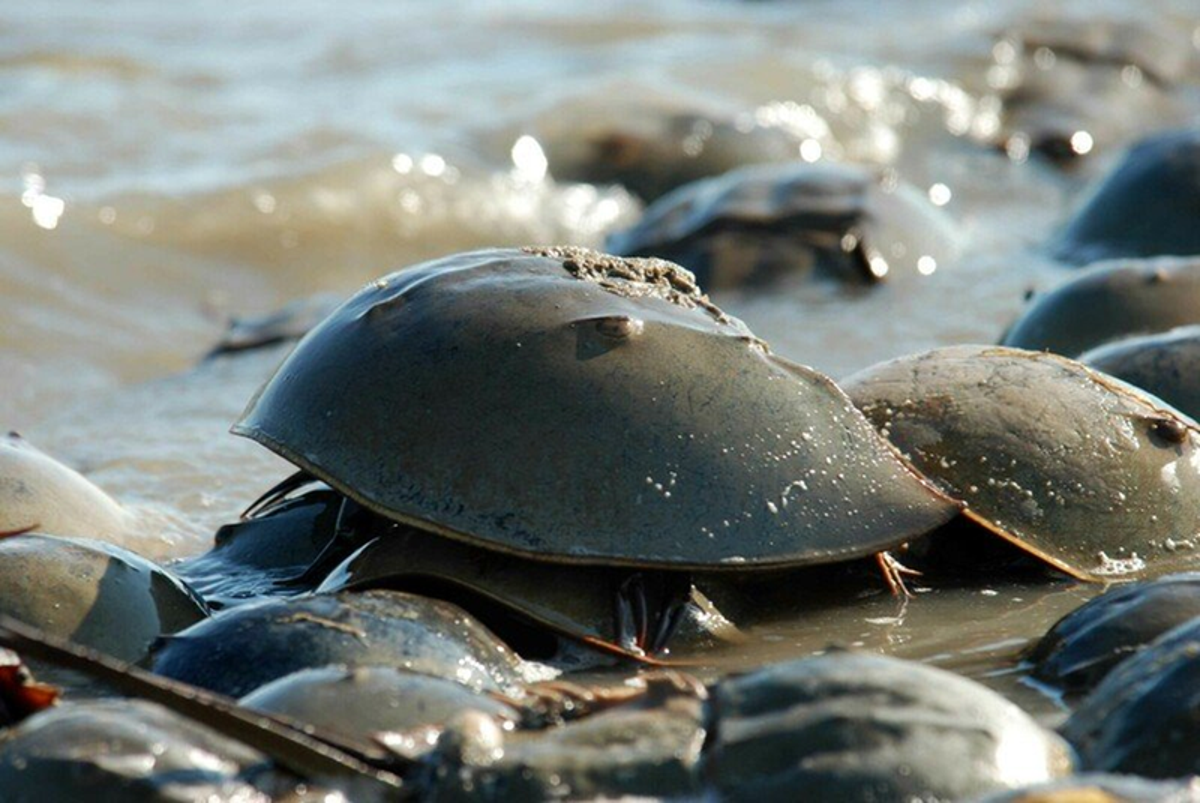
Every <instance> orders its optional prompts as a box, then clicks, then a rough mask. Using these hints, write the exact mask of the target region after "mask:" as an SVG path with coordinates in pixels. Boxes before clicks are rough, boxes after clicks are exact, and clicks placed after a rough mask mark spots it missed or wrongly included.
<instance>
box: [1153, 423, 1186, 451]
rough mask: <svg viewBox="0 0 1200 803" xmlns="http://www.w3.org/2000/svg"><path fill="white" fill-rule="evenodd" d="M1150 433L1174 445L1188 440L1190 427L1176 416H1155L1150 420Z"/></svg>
mask: <svg viewBox="0 0 1200 803" xmlns="http://www.w3.org/2000/svg"><path fill="white" fill-rule="evenodd" d="M1150 434H1151V436H1153V437H1155V438H1157V439H1158V440H1161V441H1163V442H1165V443H1168V444H1171V445H1172V446H1174V445H1178V444H1180V443H1183V442H1184V441H1185V440H1187V434H1188V428H1187V425H1185V424H1184V423H1183V422H1181V421H1178V420H1176V419H1174V418H1155V419H1152V420H1151V421H1150Z"/></svg>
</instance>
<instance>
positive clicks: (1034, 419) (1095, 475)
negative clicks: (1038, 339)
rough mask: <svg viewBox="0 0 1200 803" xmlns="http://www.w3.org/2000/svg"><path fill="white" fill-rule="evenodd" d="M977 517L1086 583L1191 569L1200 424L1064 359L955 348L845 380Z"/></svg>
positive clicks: (1198, 523) (1199, 495)
mask: <svg viewBox="0 0 1200 803" xmlns="http://www.w3.org/2000/svg"><path fill="white" fill-rule="evenodd" d="M843 386H844V387H845V388H846V391H847V392H848V393H849V394H850V397H851V398H852V399H854V402H855V404H857V405H858V406H859V408H860V409H861V410H862V411H863V412H864V413H866V415H867V417H868V418H870V419H871V420H872V421H873V422H874V423H875V425H876V426H877V427H878V428H879V429H880V430H881V431H882V432H885V433H886V434H887V436H888V437H889V438H890V439H891V440H892V442H893V443H894V444H896V446H897V447H898V448H899V449H900V450H901V451H902V452H904V453H905V454H907V455H908V456H909V458H910V459H911V460H912V461H913V464H914V465H916V467H917V468H918V469H919V470H921V471H923V472H924V473H925V474H926V475H928V476H929V477H931V478H933V479H934V480H935V481H937V482H938V483H940V484H941V485H942V486H943V488H944V489H945V490H946V491H947V492H948V493H950V494H951V495H952V496H955V497H956V498H958V499H962V500H963V501H965V502H966V504H967V508H966V510H965V514H966V515H967V516H968V517H970V518H971V519H973V520H974V521H976V522H978V523H980V524H982V525H983V526H985V527H987V528H988V529H990V530H991V531H993V532H994V533H996V534H997V535H1000V536H1001V537H1003V538H1004V539H1006V540H1008V541H1011V542H1012V543H1014V544H1016V545H1017V546H1019V547H1021V548H1022V549H1023V550H1025V551H1026V552H1029V553H1031V554H1033V555H1035V556H1037V557H1039V558H1041V559H1042V560H1044V561H1046V562H1047V563H1049V564H1050V565H1052V566H1055V567H1056V568H1058V569H1059V570H1061V571H1063V572H1066V573H1067V574H1070V575H1072V576H1075V577H1078V578H1081V579H1098V578H1100V577H1104V576H1122V575H1129V576H1132V575H1138V574H1151V573H1154V572H1161V571H1162V570H1163V569H1165V568H1169V567H1172V566H1176V565H1181V564H1186V563H1187V562H1188V560H1189V556H1190V555H1191V554H1192V550H1193V548H1194V547H1195V546H1196V544H1195V543H1194V541H1193V540H1192V539H1194V538H1195V535H1196V533H1197V532H1198V531H1200V425H1197V424H1196V423H1195V422H1194V421H1192V420H1191V419H1189V418H1187V417H1186V416H1184V415H1183V414H1182V413H1179V412H1178V411H1176V410H1174V409H1172V408H1170V407H1168V406H1167V405H1166V404H1164V403H1162V402H1160V401H1159V400H1157V399H1155V398H1153V397H1151V396H1147V395H1145V394H1143V393H1142V392H1141V391H1138V390H1137V389H1136V388H1133V387H1131V386H1129V385H1126V384H1124V383H1122V382H1120V381H1119V380H1115V379H1112V378H1111V377H1107V376H1105V375H1104V374H1100V373H1098V372H1095V371H1092V370H1090V369H1088V368H1086V367H1085V366H1083V365H1081V364H1080V363H1077V362H1074V361H1073V360H1068V359H1066V358H1063V357H1059V356H1057V355H1052V354H1045V353H1040V352H1029V351H1021V350H1018V349H1008V348H1002V347H995V346H954V347H950V348H943V349H936V350H934V351H929V352H925V353H922V354H916V355H912V356H909V357H903V358H900V359H897V360H893V361H891V362H886V363H881V364H879V365H876V366H873V367H871V368H868V369H866V370H865V371H863V372H861V373H859V374H856V375H855V376H853V377H851V378H850V379H848V380H846V382H844V383H843Z"/></svg>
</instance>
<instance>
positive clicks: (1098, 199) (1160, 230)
mask: <svg viewBox="0 0 1200 803" xmlns="http://www.w3.org/2000/svg"><path fill="white" fill-rule="evenodd" d="M1198 218H1200V129H1185V130H1180V131H1172V132H1170V133H1166V134H1158V135H1156V136H1153V137H1150V138H1148V139H1145V140H1142V141H1141V142H1139V143H1138V144H1137V145H1135V146H1134V147H1132V148H1131V149H1130V150H1129V152H1128V153H1127V154H1126V155H1125V158H1124V159H1123V160H1122V161H1121V162H1120V163H1119V164H1118V165H1117V166H1116V168H1115V169H1114V170H1113V171H1112V172H1111V173H1109V175H1108V176H1106V177H1105V178H1104V179H1103V180H1101V181H1100V182H1099V183H1098V184H1097V185H1096V187H1095V188H1094V189H1093V190H1092V192H1091V193H1090V194H1089V195H1088V196H1087V198H1085V199H1084V201H1083V203H1082V205H1081V206H1080V208H1079V209H1078V211H1076V213H1075V214H1074V215H1073V216H1072V218H1071V220H1070V221H1069V222H1068V223H1067V226H1066V228H1065V229H1063V231H1062V232H1061V233H1060V234H1059V236H1058V237H1057V238H1056V240H1055V242H1054V244H1053V252H1054V255H1055V256H1056V257H1057V258H1058V259H1061V260H1063V261H1065V262H1073V263H1076V264H1087V263H1089V262H1095V261H1097V260H1101V259H1115V258H1118V257H1150V256H1166V255H1176V256H1183V255H1189V254H1200V226H1197V225H1196V220H1197V219H1198Z"/></svg>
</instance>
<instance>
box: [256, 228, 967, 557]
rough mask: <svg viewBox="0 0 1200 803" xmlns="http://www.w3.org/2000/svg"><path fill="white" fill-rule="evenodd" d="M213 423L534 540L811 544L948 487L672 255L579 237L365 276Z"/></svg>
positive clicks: (920, 504) (938, 517)
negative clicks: (256, 387)
mask: <svg viewBox="0 0 1200 803" xmlns="http://www.w3.org/2000/svg"><path fill="white" fill-rule="evenodd" d="M234 431H235V432H236V433H237V434H241V435H245V436H247V437H250V438H253V439H255V440H257V441H259V442H260V443H262V444H264V445H266V446H267V447H268V448H270V449H272V450H273V451H275V452H277V453H278V454H280V455H282V456H284V457H285V458H287V459H288V460H290V461H291V462H293V463H295V464H297V465H299V466H300V467H301V468H304V469H305V470H307V471H309V472H310V473H312V474H314V475H316V476H318V477H320V478H321V479H323V480H325V481H326V482H328V483H329V484H330V485H332V486H334V487H335V488H337V489H338V490H340V491H342V492H344V493H346V494H347V495H348V496H350V497H351V498H353V499H355V500H357V501H360V502H361V503H363V504H364V505H366V506H367V507H369V508H371V509H373V510H375V511H376V512H379V513H381V514H383V515H385V516H388V517H390V518H392V519H395V520H398V521H401V522H403V523H407V524H410V525H412V526H415V527H418V528H421V529H426V530H432V531H434V532H437V533H440V534H442V535H446V536H450V537H453V538H458V539H461V540H465V541H469V542H472V543H475V544H477V545H479V546H483V547H486V548H490V549H494V550H499V551H504V552H512V553H516V554H520V555H524V556H526V557H530V558H536V559H542V560H547V561H559V562H577V563H593V564H609V565H634V566H656V567H664V568H691V567H706V568H730V569H739V570H744V569H751V568H756V567H760V566H761V567H767V566H779V565H789V564H802V563H821V562H831V561H837V560H843V559H848V558H853V557H859V556H865V555H870V554H872V553H874V552H877V551H879V550H881V549H886V548H888V547H889V546H892V545H895V544H898V543H900V542H902V541H904V540H906V539H907V538H909V537H911V536H913V535H914V534H917V533H922V532H926V531H928V530H930V529H932V528H933V527H935V526H937V525H939V524H940V523H943V522H945V521H947V520H948V519H950V518H952V517H953V515H954V514H955V513H956V511H957V507H956V505H955V503H953V502H951V501H949V500H947V499H945V498H944V497H943V496H942V495H941V494H939V493H938V492H937V491H936V490H934V489H933V488H932V486H931V485H929V484H928V483H927V482H926V481H925V480H924V479H923V478H921V477H919V476H918V475H917V474H916V473H915V472H913V471H912V470H911V468H910V467H909V466H908V465H907V464H906V463H904V462H903V460H901V459H900V458H899V457H898V455H897V454H896V452H895V451H894V450H893V449H892V447H891V446H890V445H889V444H888V443H887V442H886V441H884V440H883V439H881V438H879V437H878V434H877V433H876V432H875V431H874V430H873V429H872V428H871V426H870V424H869V423H868V422H867V421H866V419H864V418H863V417H862V416H861V415H860V414H859V413H858V411H857V410H855V409H854V407H853V405H852V404H850V402H849V400H848V399H847V398H846V397H845V395H844V394H843V393H842V392H841V391H840V390H838V388H837V387H836V386H835V385H834V384H833V382H832V381H831V380H829V379H828V378H827V377H825V376H823V375H822V374H819V373H817V372H815V371H812V370H811V369H808V368H804V367H801V366H797V365H794V364H791V363H788V362H787V361H784V360H781V359H779V358H777V357H775V356H773V355H771V354H770V353H769V351H768V350H767V348H766V346H765V345H764V344H763V343H762V342H761V341H760V340H758V339H757V338H755V337H754V336H753V334H752V333H751V332H750V331H749V330H748V329H747V328H746V327H745V326H744V325H743V324H742V323H741V322H740V321H737V320H736V319H733V318H729V317H728V316H726V315H725V314H723V313H722V312H721V311H720V310H719V309H717V308H716V307H715V306H714V305H713V304H712V303H711V302H710V301H709V300H708V298H707V296H704V295H702V294H701V293H700V291H699V290H698V289H697V287H696V285H695V284H694V282H693V279H692V276H691V275H690V274H689V273H687V272H686V271H684V270H682V269H680V268H679V267H678V266H676V265H672V264H670V263H667V262H663V261H660V260H623V259H620V258H616V257H610V256H607V255H602V254H598V253H596V252H592V251H587V250H584V249H574V248H546V249H528V250H524V251H521V250H501V251H482V252H475V253H469V254H460V255H456V256H453V257H448V258H446V259H443V260H440V261H436V262H432V263H426V264H423V265H420V266H417V267H414V268H412V269H409V270H406V271H402V272H400V273H396V274H393V275H391V276H388V277H386V278H384V279H381V280H379V281H378V282H376V283H374V284H372V285H370V286H368V287H367V288H365V289H364V290H362V291H361V292H359V293H358V294H357V295H355V296H354V297H352V298H351V299H350V300H349V301H348V302H346V304H344V305H343V306H342V307H341V308H340V309H339V310H338V311H337V312H335V313H334V314H333V315H332V316H331V317H330V318H328V319H326V321H325V322H324V323H322V324H321V325H320V326H319V327H318V328H317V329H315V330H313V331H312V332H311V333H310V334H309V335H308V336H307V337H306V338H305V339H304V340H303V341H302V342H301V343H300V344H299V345H298V346H297V347H296V349H295V351H293V352H292V354H291V356H290V357H289V358H288V359H287V360H286V361H285V362H284V364H283V365H282V366H281V367H280V369H279V371H278V372H277V373H276V375H275V376H274V377H273V378H272V379H271V380H270V381H269V382H268V383H267V384H266V386H265V387H264V388H263V389H262V390H261V391H260V392H259V394H258V395H257V396H256V397H255V398H254V399H253V400H252V401H251V402H250V405H249V407H248V408H247V410H246V413H245V415H244V416H243V418H242V420H241V421H240V422H239V423H238V424H237V425H236V426H235V428H234Z"/></svg>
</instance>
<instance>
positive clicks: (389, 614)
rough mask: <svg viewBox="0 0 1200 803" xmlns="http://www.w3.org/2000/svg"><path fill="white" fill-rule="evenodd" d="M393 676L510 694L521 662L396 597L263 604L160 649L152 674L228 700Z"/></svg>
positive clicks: (465, 627)
mask: <svg viewBox="0 0 1200 803" xmlns="http://www.w3.org/2000/svg"><path fill="white" fill-rule="evenodd" d="M331 664H342V665H345V666H392V667H399V668H402V669H408V670H412V671H414V672H423V673H426V674H429V675H434V676H437V677H445V678H450V679H452V680H456V681H458V682H460V683H463V684H465V685H466V686H468V687H470V688H472V689H476V690H488V691H513V690H515V689H517V688H518V686H519V684H520V683H521V680H522V679H521V677H520V675H519V669H520V666H521V664H520V659H518V658H517V657H516V656H515V655H514V654H513V653H512V651H511V650H509V649H508V648H507V647H505V646H504V645H503V644H502V643H500V641H498V640H497V639H496V637H495V636H493V635H492V634H491V632H490V631H488V630H487V629H486V628H484V627H483V626H482V625H481V624H479V623H478V622H477V621H475V620H474V619H473V618H472V617H470V616H468V615H467V614H466V613H464V612H463V611H462V610H461V609H460V608H458V607H456V606H454V605H451V604H449V603H446V602H441V601H438V600H432V599H426V598H425V597H418V596H416V595H413V594H401V593H399V592H395V591H365V592H362V593H346V594H338V595H326V594H322V595H318V596H311V597H301V598H297V599H290V600H268V601H266V602H260V603H253V604H250V605H245V606H242V607H240V608H234V609H232V610H229V611H225V612H223V613H221V614H220V615H218V616H215V617H213V618H212V619H210V620H209V621H207V622H203V623H201V624H199V625H197V626H195V627H191V628H188V629H187V630H184V631H183V632H181V633H179V634H177V635H175V636H173V637H171V638H168V639H164V640H163V642H162V643H160V644H159V645H158V646H157V647H156V649H155V651H154V654H153V664H152V667H153V669H154V672H155V673H156V674H159V675H163V676H165V677H169V678H173V679H175V680H182V681H184V682H185V683H191V684H193V685H195V686H201V687H203V688H206V689H211V690H212V691H216V692H219V693H221V694H226V695H229V696H231V697H240V696H243V695H245V694H249V693H250V692H252V691H254V690H255V689H257V688H259V687H260V686H262V685H264V684H266V683H269V682H270V681H272V680H275V679H277V678H281V677H283V676H284V675H289V674H291V673H292V672H296V671H298V670H301V669H310V668H313V667H321V666H329V665H331Z"/></svg>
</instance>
